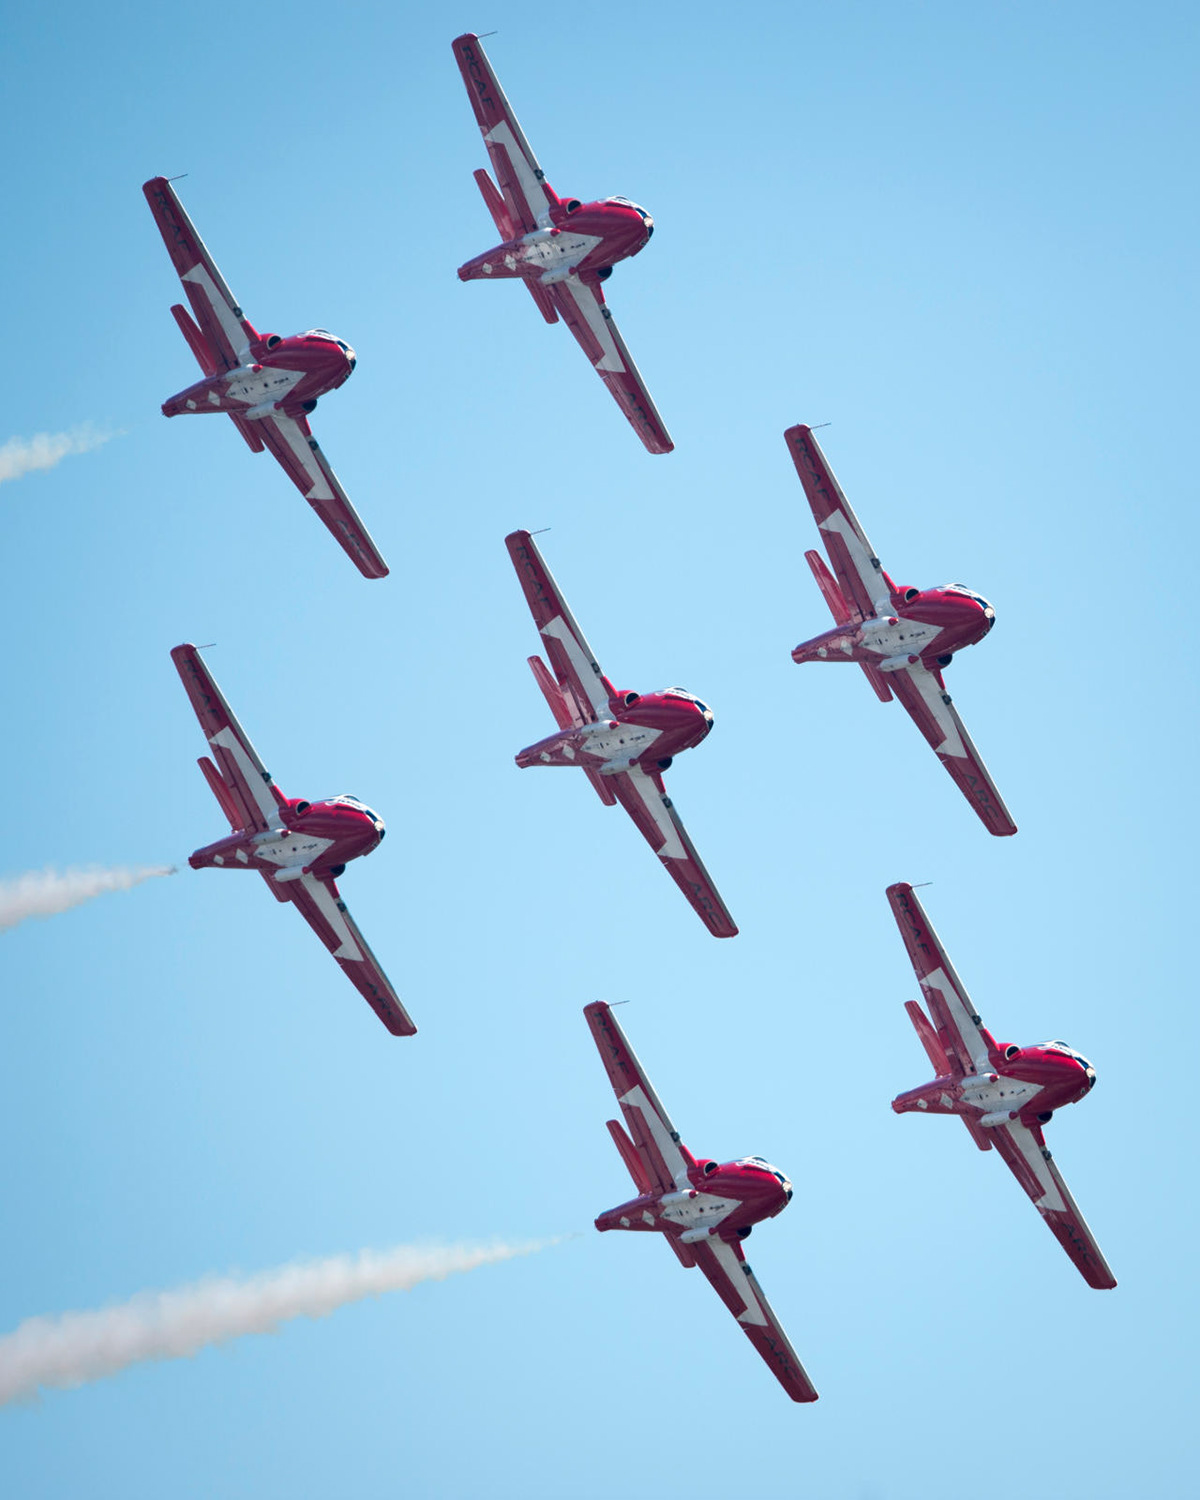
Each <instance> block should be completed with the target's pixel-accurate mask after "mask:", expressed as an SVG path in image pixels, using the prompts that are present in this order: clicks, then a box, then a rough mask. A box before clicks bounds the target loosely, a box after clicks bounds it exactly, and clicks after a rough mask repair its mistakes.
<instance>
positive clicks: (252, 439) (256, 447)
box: [229, 411, 265, 453]
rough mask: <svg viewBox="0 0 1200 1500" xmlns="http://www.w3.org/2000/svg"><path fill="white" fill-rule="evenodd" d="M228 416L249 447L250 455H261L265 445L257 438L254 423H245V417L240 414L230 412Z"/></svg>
mask: <svg viewBox="0 0 1200 1500" xmlns="http://www.w3.org/2000/svg"><path fill="white" fill-rule="evenodd" d="M229 416H230V419H231V420H232V422H233V425H234V426H235V427H236V428H237V430H238V431H239V432H240V433H241V435H242V436H243V437H244V438H245V439H246V443H247V445H248V446H249V449H250V451H251V453H261V452H262V451H263V448H264V447H265V444H264V443H263V440H262V438H261V437H260V436H259V434H258V432H257V430H256V428H255V425H254V423H253V422H247V421H246V419H245V417H243V416H242V415H241V413H240V412H236V411H231V412H230V413H229Z"/></svg>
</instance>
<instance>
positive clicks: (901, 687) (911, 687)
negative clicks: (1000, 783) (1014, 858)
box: [888, 662, 1017, 837]
mask: <svg viewBox="0 0 1200 1500" xmlns="http://www.w3.org/2000/svg"><path fill="white" fill-rule="evenodd" d="M888 680H889V685H890V687H891V689H892V692H893V693H894V694H895V695H896V697H897V698H899V700H900V702H901V703H902V704H903V705H904V707H905V709H906V711H907V713H908V716H909V718H911V719H912V721H913V722H914V723H915V724H916V726H917V728H918V729H919V730H920V731H921V733H922V734H923V735H924V736H925V738H926V739H927V740H928V741H929V743H930V745H932V746H933V749H934V751H935V753H936V754H937V758H938V759H939V760H940V761H941V763H942V765H944V766H945V768H946V770H947V771H949V772H950V775H951V776H952V777H953V779H954V782H955V784H956V785H957V786H958V788H959V790H960V791H961V792H962V794H963V796H964V797H965V798H966V799H967V801H968V802H969V803H970V804H971V806H972V807H973V808H974V809H975V811H976V812H977V813H978V815H979V818H980V821H981V822H982V823H983V825H984V827H985V828H986V829H987V831H988V832H989V833H994V834H996V835H997V836H1000V837H1004V836H1006V835H1008V834H1013V833H1016V831H1017V825H1016V824H1015V823H1014V822H1013V820H1012V815H1011V814H1010V813H1009V810H1008V808H1007V807H1005V805H1004V799H1003V798H1002V797H1001V796H1000V793H999V791H998V790H997V788H996V783H995V782H994V781H993V780H992V778H991V776H990V775H989V773H988V768H987V767H986V766H985V765H984V763H983V760H982V757H981V756H980V754H979V751H978V750H976V748H975V745H974V742H973V741H972V739H971V736H970V735H969V734H968V733H967V730H966V725H965V724H964V723H963V721H962V720H961V719H960V718H959V716H958V710H957V709H956V708H955V707H954V703H953V700H952V699H951V697H950V694H949V693H948V692H946V690H945V688H943V687H942V685H941V683H940V682H939V681H938V679H937V676H936V675H935V674H934V673H933V672H931V671H929V669H928V668H927V667H924V666H922V665H921V664H920V663H919V662H918V663H917V665H916V666H914V667H904V668H902V669H901V670H900V671H899V672H891V673H889V674H888Z"/></svg>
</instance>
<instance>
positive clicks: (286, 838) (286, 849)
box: [254, 828, 333, 879]
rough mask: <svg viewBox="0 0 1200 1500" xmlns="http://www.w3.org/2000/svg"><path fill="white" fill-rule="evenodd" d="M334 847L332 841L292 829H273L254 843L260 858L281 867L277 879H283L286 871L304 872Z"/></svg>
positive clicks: (260, 835)
mask: <svg viewBox="0 0 1200 1500" xmlns="http://www.w3.org/2000/svg"><path fill="white" fill-rule="evenodd" d="M332 847H333V840H332V839H319V838H316V837H315V836H314V835H313V834H311V833H298V832H297V831H296V830H294V829H291V828H281V829H274V828H273V829H272V830H271V831H270V832H269V833H260V834H259V835H258V836H257V837H256V838H255V841H254V852H255V854H256V855H257V856H258V858H259V859H261V860H265V861H266V863H267V864H269V865H277V866H278V867H279V874H278V875H277V876H276V879H280V878H282V876H283V872H284V871H285V870H302V869H304V868H305V866H306V865H311V864H313V863H314V862H315V861H316V860H318V859H319V858H320V857H321V855H322V854H324V852H325V850H326V849H330V848H332Z"/></svg>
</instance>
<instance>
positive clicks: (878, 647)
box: [784, 426, 1017, 834]
mask: <svg viewBox="0 0 1200 1500" xmlns="http://www.w3.org/2000/svg"><path fill="white" fill-rule="evenodd" d="M784 437H785V438H786V439H787V445H788V451H789V452H790V453H791V455H792V459H793V462H794V463H795V465H796V473H797V474H799V476H800V483H801V484H802V485H803V486H804V493H805V494H806V495H807V496H808V503H809V505H810V506H811V507H812V513H813V516H814V518H815V519H816V523H817V525H818V526H819V527H820V529H821V536H822V539H823V540H824V543H825V550H826V551H827V552H828V554H829V561H830V562H831V563H832V564H833V571H834V573H836V574H837V579H836V581H835V580H834V578H833V577H832V576H831V575H830V572H829V569H828V568H827V567H826V566H825V564H824V563H823V562H822V560H821V557H820V555H819V554H818V553H816V552H806V553H805V554H804V556H805V557H806V559H807V560H808V565H809V567H810V568H811V569H812V574H813V577H814V578H815V579H816V581H817V587H818V588H819V589H820V590H821V593H822V594H823V595H824V596H825V602H826V604H828V606H829V609H830V613H831V614H832V615H833V618H834V619H835V620H836V621H837V624H836V625H835V626H834V628H833V629H832V630H827V631H825V633H824V634H823V635H818V636H816V637H814V639H813V640H811V641H804V642H803V643H802V644H801V645H799V646H797V647H796V649H795V650H794V651H793V652H792V660H793V661H796V662H803V661H855V662H857V663H858V664H859V666H860V667H862V669H863V671H864V672H865V673H866V675H867V679H868V681H869V682H870V684H871V686H872V687H873V688H874V689H875V692H876V694H877V695H878V697H879V699H880V701H881V702H883V703H887V702H888V701H889V700H890V699H891V698H892V696H893V694H894V695H895V696H896V697H897V698H899V700H900V702H901V703H902V704H903V706H904V708H905V709H906V710H907V712H908V714H909V717H910V718H911V719H912V720H913V722H914V723H915V724H916V726H917V728H918V729H919V730H920V731H921V733H922V734H923V735H924V736H925V738H926V739H927V740H928V741H929V743H930V744H931V745H932V746H933V748H934V750H935V751H936V752H937V756H938V759H939V760H940V761H941V763H942V764H943V765H944V766H945V768H946V769H947V771H949V772H950V775H951V776H952V777H953V778H954V780H955V781H956V782H957V784H958V786H959V789H960V790H961V791H962V793H963V795H964V796H965V797H966V799H967V801H968V802H970V804H971V806H972V807H973V808H974V809H975V811H976V812H977V813H978V814H979V816H980V818H981V819H982V820H983V823H984V825H985V826H986V828H987V830H988V832H989V833H995V834H1008V833H1016V831H1017V825H1016V824H1015V823H1014V822H1013V820H1012V818H1011V817H1010V816H1009V811H1008V808H1006V807H1005V805H1004V802H1003V799H1002V798H1001V796H1000V793H999V792H998V791H997V790H996V785H995V783H994V782H993V781H992V778H991V777H990V776H989V775H988V770H987V767H986V766H985V765H984V763H983V761H982V760H981V759H980V756H979V751H978V750H976V748H975V746H974V744H973V743H972V740H971V736H970V735H969V734H968V733H967V730H966V726H965V725H964V724H963V721H962V720H961V719H960V718H959V716H958V710H957V709H956V708H955V707H954V704H953V702H952V701H951V698H950V694H949V693H948V692H947V691H946V684H945V682H944V681H943V680H942V671H943V669H944V668H946V667H948V666H949V665H950V662H951V660H952V658H953V656H954V653H955V652H956V651H961V650H962V649H963V648H964V647H965V646H972V645H974V644H975V642H976V641H981V640H982V639H983V638H984V636H985V635H986V634H987V633H988V631H989V630H990V629H991V628H992V625H993V624H994V623H995V618H996V615H995V611H994V610H993V609H992V607H991V605H990V604H989V603H988V602H987V600H986V599H984V598H983V597H982V596H981V595H979V594H976V593H975V592H974V591H973V590H971V589H969V588H967V587H965V585H963V584H961V583H947V584H942V585H941V586H940V587H938V588H931V589H917V588H899V587H897V585H896V584H894V583H893V582H892V580H891V579H890V578H889V577H888V575H887V574H886V573H885V572H884V571H883V569H882V567H880V564H879V559H878V557H876V555H875V549H874V548H873V547H872V546H871V543H870V542H869V541H868V540H867V536H866V533H865V532H864V531H863V529H862V527H861V526H860V525H859V523H858V517H857V516H856V515H855V514H854V512H853V511H852V510H851V509H850V505H849V503H848V502H847V500H846V497H845V495H843V494H842V490H841V486H840V485H839V484H838V482H837V480H836V479H835V478H834V477H833V470H832V469H831V468H830V467H829V464H828V463H827V462H826V459H825V455H824V454H823V453H822V452H821V450H820V448H819V447H818V445H817V440H816V438H815V437H814V436H813V434H812V429H811V428H810V427H804V426H797V427H789V428H788V430H787V432H785V433H784Z"/></svg>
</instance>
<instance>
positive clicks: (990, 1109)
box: [887, 882, 1117, 1291]
mask: <svg viewBox="0 0 1200 1500" xmlns="http://www.w3.org/2000/svg"><path fill="white" fill-rule="evenodd" d="M887 898H888V901H889V902H890V904H891V908H892V914H893V915H894V916H895V918H896V925H897V926H898V927H899V928H900V936H901V937H902V938H903V939H904V946H905V947H906V948H907V949H908V956H909V958H910V959H911V960H912V966H913V969H914V970H915V971H916V975H917V979H918V981H919V983H920V985H921V990H922V992H923V994H924V996H925V1002H926V1004H927V1005H928V1007H929V1014H930V1016H932V1018H933V1019H932V1022H931V1021H930V1019H929V1017H927V1016H926V1014H925V1012H924V1011H923V1010H922V1009H921V1007H920V1005H919V1004H918V1003H917V1002H916V1001H915V1000H909V1001H907V1002H906V1004H905V1007H904V1008H905V1009H906V1010H907V1011H908V1015H909V1019H910V1020H911V1021H912V1023H913V1026H914V1027H915V1028H916V1032H917V1035H918V1036H919V1037H920V1039H921V1045H922V1046H923V1047H924V1048H925V1052H926V1055H927V1056H928V1058H929V1061H930V1063H931V1064H932V1066H933V1069H934V1071H935V1072H936V1074H937V1077H936V1078H935V1079H934V1080H933V1082H932V1083H925V1084H922V1085H921V1087H920V1088H916V1089H909V1090H908V1092H907V1093H904V1094H898V1095H897V1096H896V1098H895V1099H893V1100H892V1108H893V1109H894V1110H895V1111H896V1113H897V1114H908V1113H928V1114H936V1115H957V1116H958V1117H959V1119H960V1120H962V1122H963V1124H964V1125H965V1126H966V1127H967V1130H968V1131H969V1132H970V1135H971V1139H972V1140H973V1141H974V1142H975V1144H976V1145H977V1146H978V1147H979V1149H980V1150H981V1151H989V1150H991V1148H992V1147H993V1146H994V1147H995V1148H996V1150H997V1151H998V1152H999V1153H1000V1155H1001V1157H1002V1158H1003V1159H1004V1161H1005V1163H1006V1164H1007V1166H1008V1167H1009V1170H1010V1171H1011V1172H1012V1174H1013V1176H1014V1177H1015V1178H1016V1179H1017V1181H1018V1182H1019V1183H1020V1184H1021V1186H1022V1187H1023V1188H1024V1189H1025V1191H1026V1192H1027V1193H1028V1194H1029V1196H1030V1198H1032V1199H1033V1202H1034V1204H1035V1205H1036V1207H1037V1210H1038V1212H1039V1213H1040V1214H1041V1216H1042V1218H1043V1219H1045V1221H1046V1223H1047V1225H1048V1226H1049V1229H1050V1232H1051V1234H1053V1235H1054V1237H1055V1239H1056V1240H1057V1241H1058V1242H1059V1244H1060V1245H1061V1246H1062V1247H1063V1249H1064V1250H1065V1251H1066V1252H1067V1254H1068V1255H1069V1256H1070V1257H1071V1259H1072V1260H1073V1261H1074V1263H1075V1265H1076V1267H1077V1268H1078V1270H1079V1272H1080V1274H1081V1275H1082V1276H1083V1279H1084V1280H1085V1281H1086V1282H1087V1284H1088V1285H1089V1286H1093V1287H1096V1288H1097V1289H1099V1290H1101V1291H1106V1290H1108V1289H1109V1288H1111V1287H1114V1286H1116V1284H1117V1283H1116V1279H1115V1278H1114V1276H1113V1274H1112V1272H1111V1271H1110V1270H1109V1268H1108V1264H1107V1262H1106V1261H1105V1259H1104V1256H1103V1255H1102V1254H1101V1253H1100V1247H1099V1245H1097V1243H1096V1241H1095V1239H1094V1238H1093V1236H1092V1231H1091V1230H1090V1229H1089V1228H1088V1226H1087V1222H1086V1220H1085V1219H1084V1217H1083V1215H1082V1214H1081V1213H1080V1212H1079V1206H1078V1204H1077V1203H1076V1202H1075V1200H1074V1198H1072V1197H1071V1194H1070V1191H1069V1189H1068V1188H1067V1185H1066V1183H1065V1182H1064V1181H1063V1179H1062V1174H1061V1173H1060V1172H1059V1170H1058V1168H1057V1167H1056V1166H1055V1164H1054V1158H1053V1157H1052V1156H1051V1155H1050V1152H1049V1151H1048V1150H1047V1149H1046V1141H1045V1137H1044V1136H1043V1134H1042V1127H1043V1126H1044V1125H1046V1124H1048V1123H1049V1121H1050V1117H1051V1116H1052V1115H1053V1113H1054V1111H1055V1110H1056V1109H1061V1108H1062V1107H1063V1105H1066V1104H1074V1103H1075V1102H1076V1101H1077V1100H1079V1099H1082V1098H1083V1097H1084V1096H1085V1095H1086V1094H1088V1093H1090V1092H1091V1090H1092V1089H1093V1088H1094V1087H1095V1083H1096V1070H1095V1069H1094V1068H1093V1067H1092V1065H1091V1063H1089V1062H1088V1060H1087V1059H1086V1058H1085V1057H1083V1056H1082V1055H1081V1054H1080V1053H1078V1052H1076V1051H1075V1050H1074V1049H1073V1048H1071V1047H1068V1046H1067V1044H1066V1042H1039V1043H1037V1044H1036V1045H1034V1046H1031V1047H1018V1046H1017V1045H1016V1044H1015V1043H1009V1044H1008V1045H1001V1044H1000V1043H999V1042H997V1041H996V1039H995V1038H994V1037H993V1036H992V1034H991V1032H990V1031H988V1029H987V1028H986V1027H985V1026H984V1024H983V1022H982V1021H981V1020H980V1019H979V1016H978V1014H977V1013H976V1010H975V1007H974V1005H973V1004H972V1003H971V997H970V996H969V995H968V994H967V992H966V990H965V989H964V988H963V984H962V980H960V979H959V977H958V975H957V974H956V973H955V971H954V965H953V964H952V963H951V962H950V960H949V958H948V957H947V956H946V951H945V949H944V948H943V947H942V945H941V942H940V941H939V939H938V936H937V933H936V932H934V930H933V928H932V927H931V926H930V925H929V919H928V917H927V916H926V915H925V912H924V910H923V908H922V906H921V903H920V901H918V899H917V896H916V893H915V892H914V890H913V888H912V886H911V885H906V884H904V883H903V882H901V883H899V884H896V885H890V886H888V890H887Z"/></svg>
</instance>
